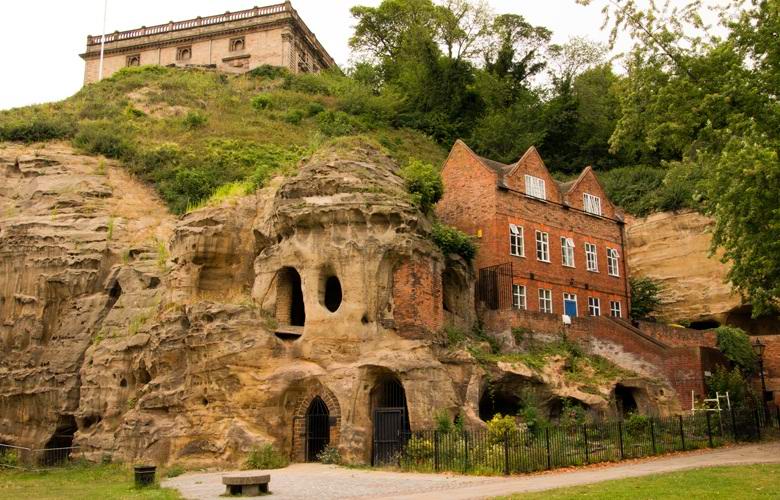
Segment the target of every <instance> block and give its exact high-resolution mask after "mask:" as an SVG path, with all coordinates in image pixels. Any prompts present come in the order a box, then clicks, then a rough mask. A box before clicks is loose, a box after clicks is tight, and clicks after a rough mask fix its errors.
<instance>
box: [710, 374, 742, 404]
mask: <svg viewBox="0 0 780 500" xmlns="http://www.w3.org/2000/svg"><path fill="white" fill-rule="evenodd" d="M707 389H709V392H710V396H711V397H713V398H714V397H715V394H716V393H720V394H721V395H723V394H726V393H727V392H728V393H729V401H731V404H732V405H735V406H745V405H746V404H747V403H750V402H751V400H750V398H751V397H752V393H751V392H750V388H749V386H748V383H747V381H746V380H745V377H744V376H743V375H742V372H741V371H740V370H739V369H738V368H734V369H733V370H728V369H726V368H725V367H723V366H718V367H717V368H716V369H715V372H714V373H713V374H712V376H711V377H709V378H708V379H707Z"/></svg>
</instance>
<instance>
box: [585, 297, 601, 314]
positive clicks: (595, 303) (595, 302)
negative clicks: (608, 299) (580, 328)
mask: <svg viewBox="0 0 780 500" xmlns="http://www.w3.org/2000/svg"><path fill="white" fill-rule="evenodd" d="M588 314H589V315H590V316H601V301H600V300H599V298H598V297H588Z"/></svg>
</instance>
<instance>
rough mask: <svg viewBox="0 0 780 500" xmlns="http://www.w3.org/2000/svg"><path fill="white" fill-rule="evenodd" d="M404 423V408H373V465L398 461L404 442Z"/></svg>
mask: <svg viewBox="0 0 780 500" xmlns="http://www.w3.org/2000/svg"><path fill="white" fill-rule="evenodd" d="M405 423H406V409H405V408H377V409H376V410H374V458H373V464H374V465H388V464H392V463H397V462H398V455H399V454H400V453H401V450H403V447H404V444H405V443H406V425H405Z"/></svg>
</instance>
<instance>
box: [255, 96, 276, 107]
mask: <svg viewBox="0 0 780 500" xmlns="http://www.w3.org/2000/svg"><path fill="white" fill-rule="evenodd" d="M272 103H273V99H272V98H271V96H270V95H269V94H258V95H256V96H254V97H253V98H252V107H253V108H255V109H257V110H261V109H268V108H269V107H270V106H271V104H272Z"/></svg>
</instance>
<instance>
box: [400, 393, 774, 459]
mask: <svg viewBox="0 0 780 500" xmlns="http://www.w3.org/2000/svg"><path fill="white" fill-rule="evenodd" d="M768 432H772V433H774V434H775V435H780V408H775V409H774V410H773V411H772V412H770V413H769V414H764V412H763V411H761V410H760V409H756V408H742V409H733V410H730V411H729V410H725V411H723V412H721V413H711V412H708V413H700V414H697V415H685V416H683V415H678V416H672V417H664V418H657V417H634V418H630V419H628V420H625V421H624V420H619V421H602V422H597V423H583V424H575V425H563V426H561V425H546V426H538V427H537V428H535V429H522V430H521V429H515V430H506V431H503V432H495V431H492V432H491V430H489V429H480V430H468V431H456V430H453V431H450V432H442V431H434V430H426V431H415V432H410V433H408V434H406V435H405V436H404V437H403V439H402V442H403V443H404V445H403V448H402V451H401V452H400V453H399V455H398V457H397V459H398V461H397V463H398V465H399V466H400V467H401V468H402V469H405V470H415V471H429V472H439V471H452V472H461V473H482V474H512V473H523V472H533V471H540V470H549V469H556V468H561V467H570V466H576V465H585V464H593V463H598V462H613V461H620V460H626V459H633V458H641V457H648V456H652V455H659V454H663V453H670V452H675V451H687V450H694V449H699V448H714V447H718V446H721V445H723V444H724V443H726V442H738V441H758V440H760V439H761V438H762V436H765V435H766V433H768Z"/></svg>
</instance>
